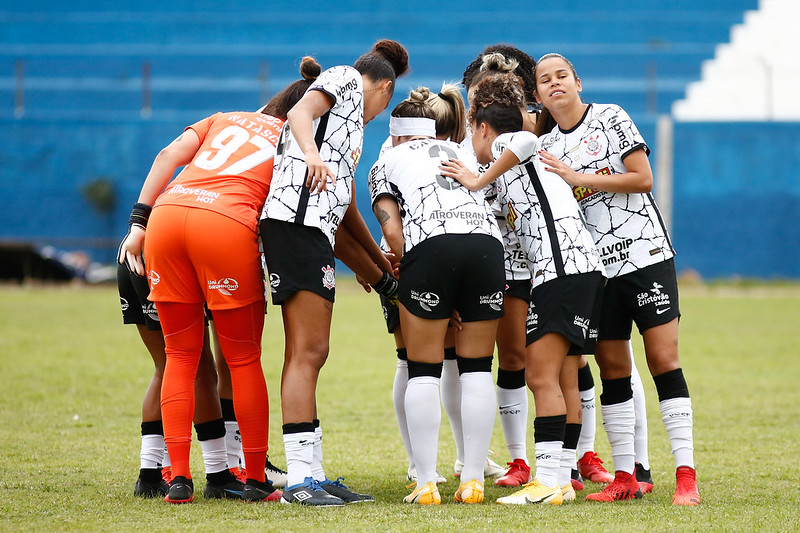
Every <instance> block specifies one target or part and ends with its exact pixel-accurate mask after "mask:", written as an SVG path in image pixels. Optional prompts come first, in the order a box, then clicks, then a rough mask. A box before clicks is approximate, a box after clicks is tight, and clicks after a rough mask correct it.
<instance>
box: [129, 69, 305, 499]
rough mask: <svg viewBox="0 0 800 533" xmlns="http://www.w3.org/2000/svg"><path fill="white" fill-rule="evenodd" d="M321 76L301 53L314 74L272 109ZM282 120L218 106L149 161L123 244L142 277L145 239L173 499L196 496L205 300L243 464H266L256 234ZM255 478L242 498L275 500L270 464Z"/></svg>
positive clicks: (281, 109)
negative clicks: (194, 437)
mask: <svg viewBox="0 0 800 533" xmlns="http://www.w3.org/2000/svg"><path fill="white" fill-rule="evenodd" d="M319 71H320V68H319V65H317V64H316V62H315V61H313V59H311V58H307V59H304V61H303V65H302V66H301V72H302V73H303V75H304V78H306V79H305V80H301V81H299V82H295V84H293V85H291V86H289V87H288V88H287V89H285V90H284V91H283V92H282V93H281V94H279V95H278V96H276V98H275V99H273V101H272V102H271V104H274V106H270V105H269V104H268V105H267V107H266V109H270V107H276V108H277V110H276V111H275V114H276V115H279V116H280V115H281V114H283V115H285V114H286V113H287V112H288V109H289V108H290V107H291V106H292V105H293V104H294V102H296V101H297V100H298V99H299V95H301V94H302V93H303V91H304V90H305V87H307V86H308V82H309V81H311V80H312V79H313V78H314V77H315V75H316V74H318V73H319ZM279 116H272V115H267V114H264V113H262V112H255V113H253V112H240V113H236V112H234V113H217V114H215V115H212V116H211V117H208V118H206V119H203V120H201V121H200V122H197V123H195V124H193V125H191V126H189V127H188V128H186V130H185V131H184V133H183V134H182V135H181V136H180V137H178V138H177V139H176V140H175V141H173V142H172V144H170V145H169V146H167V147H166V148H164V149H163V150H161V152H160V153H159V155H158V156H157V157H156V159H155V161H154V162H153V166H152V168H151V169H150V172H149V174H148V176H147V179H146V180H145V183H144V185H143V187H142V191H141V193H140V195H139V202H138V203H137V204H136V205H135V206H134V210H133V213H132V214H131V225H130V228H129V233H128V236H127V237H126V238H125V240H124V241H123V243H122V245H121V246H120V253H119V256H118V261H119V262H120V263H123V262H124V263H126V264H127V265H128V267H129V268H130V269H131V270H133V271H136V272H137V273H138V274H142V273H143V272H144V265H143V263H142V246H143V244H144V255H146V256H147V277H148V281H149V285H150V300H151V301H153V302H155V304H156V309H157V311H158V315H159V318H160V320H161V325H162V330H163V332H164V340H165V343H166V354H167V363H166V367H165V370H164V379H163V387H162V391H161V411H162V415H163V421H164V440H165V441H166V444H167V449H168V452H169V455H170V459H171V462H172V475H173V479H172V482H171V484H170V488H169V492H168V494H167V496H166V498H165V500H166V501H168V502H170V503H185V502H190V501H192V500H193V497H194V496H193V493H194V487H193V483H192V480H191V473H190V471H189V452H190V447H191V418H192V411H193V407H194V403H195V397H194V380H195V374H196V372H197V365H198V361H199V358H200V353H201V350H202V345H203V332H204V316H203V313H204V311H203V305H204V302H205V303H206V304H207V305H208V308H209V309H210V310H211V312H212V313H213V315H214V322H215V326H216V330H217V333H218V336H219V340H220V345H221V346H222V352H223V355H224V357H225V359H226V361H227V363H228V366H229V368H230V372H231V380H232V384H233V389H234V405H235V409H236V413H237V415H238V416H237V418H238V421H239V425H240V428H241V433H242V448H243V453H244V456H245V459H246V462H247V464H250V465H263V464H265V462H266V451H267V428H268V416H269V410H268V400H267V389H266V383H265V381H264V373H263V371H262V369H261V332H262V329H263V325H264V276H263V271H262V269H261V267H260V253H259V249H258V242H257V237H256V229H257V220H258V210H259V209H260V208H261V206H262V205H263V203H264V201H265V199H266V196H267V192H268V190H269V185H270V179H271V177H272V158H273V156H274V155H275V147H276V144H277V141H278V136H279V133H280V129H281V127H282V126H283V122H284V121H283V119H282V118H279ZM183 165H186V166H185V168H184V169H183V171H182V172H181V173H180V174H179V175H178V177H177V178H175V180H174V181H173V182H172V184H171V186H170V187H169V189H167V190H166V191H164V192H163V193H162V192H161V191H163V190H164V188H165V187H166V186H167V183H168V182H169V181H170V179H171V178H172V176H173V174H174V172H175V170H176V169H177V168H178V167H180V166H183ZM153 204H155V205H154V206H153V208H152V209H151V207H150V206H151V205H153ZM151 211H152V213H151ZM148 222H149V229H146V228H147V226H148ZM145 232H146V235H147V239H146V240H145ZM248 474H249V476H250V477H248V479H247V482H246V484H245V486H244V488H243V490H242V498H243V499H244V500H247V501H259V500H267V499H270V496H271V495H272V493H273V492H274V491H275V489H274V488H273V487H272V486H271V485H269V484H268V483H267V482H266V480H265V476H264V470H263V469H262V468H252V469H251V470H250V471H249V472H248Z"/></svg>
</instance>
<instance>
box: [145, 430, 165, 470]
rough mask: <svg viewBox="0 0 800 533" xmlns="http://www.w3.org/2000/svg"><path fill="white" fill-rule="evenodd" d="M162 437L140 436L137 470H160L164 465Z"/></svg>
mask: <svg viewBox="0 0 800 533" xmlns="http://www.w3.org/2000/svg"><path fill="white" fill-rule="evenodd" d="M164 455H166V452H165V449H164V435H142V450H141V452H139V461H140V462H139V468H161V466H162V465H163V464H164Z"/></svg>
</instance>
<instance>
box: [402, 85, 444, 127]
mask: <svg viewBox="0 0 800 533" xmlns="http://www.w3.org/2000/svg"><path fill="white" fill-rule="evenodd" d="M430 96H431V91H430V89H428V88H427V87H417V88H416V89H414V90H413V91H411V92H410V93H409V94H408V98H406V99H405V100H403V101H402V102H400V103H399V104H397V106H395V108H394V109H392V116H393V117H412V118H431V119H433V120H436V113H434V111H433V108H432V107H431V106H430V105H429V104H428V99H429V98H430Z"/></svg>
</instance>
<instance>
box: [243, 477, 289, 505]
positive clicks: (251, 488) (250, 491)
mask: <svg viewBox="0 0 800 533" xmlns="http://www.w3.org/2000/svg"><path fill="white" fill-rule="evenodd" d="M282 496H283V492H281V491H279V490H277V489H276V488H275V487H273V486H272V483H270V482H269V480H267V481H256V480H255V479H248V480H247V482H246V483H245V484H244V486H243V487H242V500H244V501H246V502H275V501H278V500H280V499H281V497H282Z"/></svg>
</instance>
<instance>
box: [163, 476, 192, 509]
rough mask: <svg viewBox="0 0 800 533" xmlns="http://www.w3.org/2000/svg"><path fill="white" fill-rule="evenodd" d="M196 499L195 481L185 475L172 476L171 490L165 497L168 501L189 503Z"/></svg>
mask: <svg viewBox="0 0 800 533" xmlns="http://www.w3.org/2000/svg"><path fill="white" fill-rule="evenodd" d="M192 500H194V483H192V480H191V479H187V478H185V477H183V476H178V477H175V478H172V482H171V483H170V484H169V491H168V492H167V495H166V496H165V497H164V501H165V502H167V503H189V502H190V501H192Z"/></svg>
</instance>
